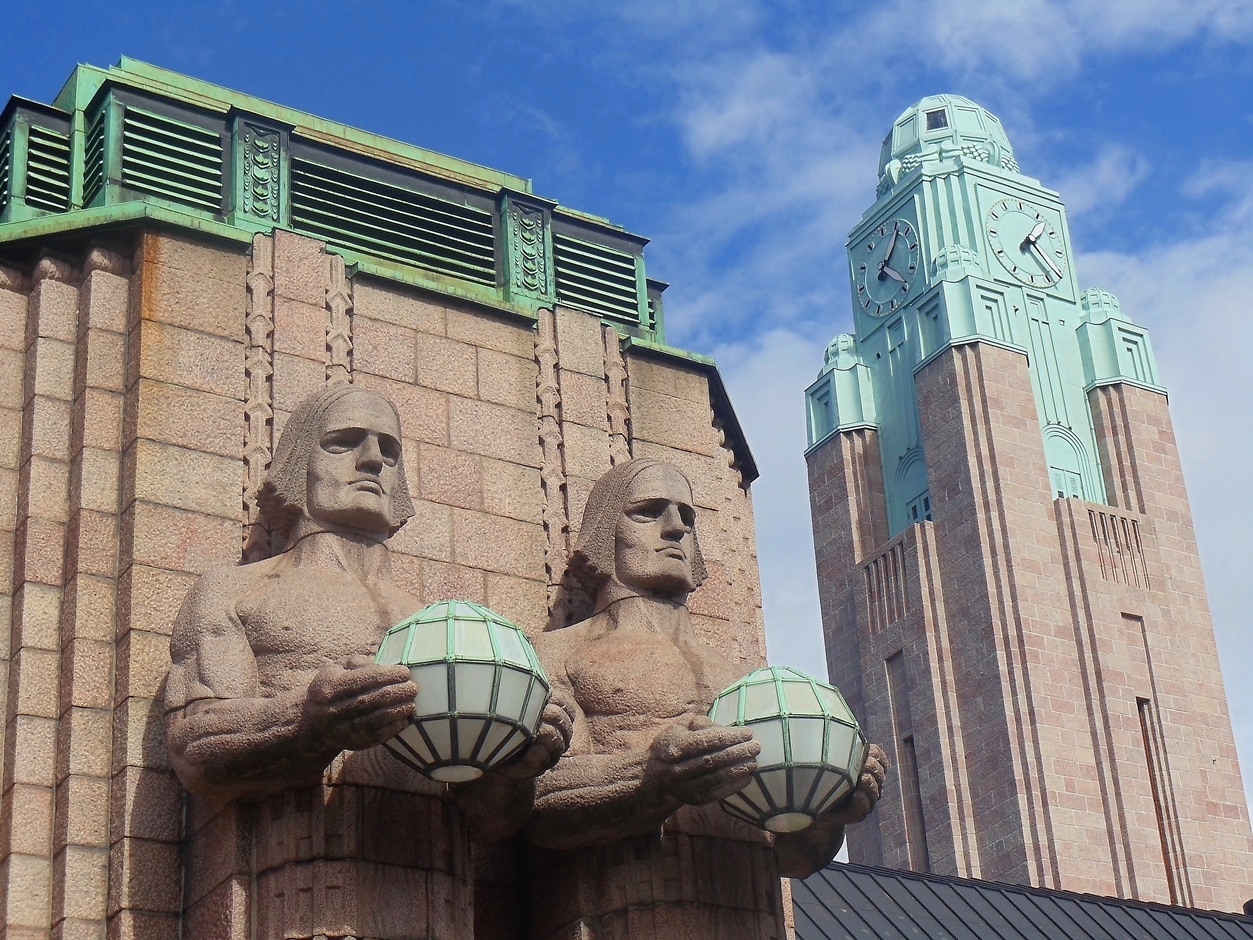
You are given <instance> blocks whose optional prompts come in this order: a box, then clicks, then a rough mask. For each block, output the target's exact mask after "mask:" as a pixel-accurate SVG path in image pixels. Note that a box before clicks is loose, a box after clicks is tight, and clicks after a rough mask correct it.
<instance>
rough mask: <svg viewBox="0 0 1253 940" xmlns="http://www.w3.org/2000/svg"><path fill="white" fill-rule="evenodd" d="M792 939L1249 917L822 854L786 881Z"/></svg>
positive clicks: (1058, 929)
mask: <svg viewBox="0 0 1253 940" xmlns="http://www.w3.org/2000/svg"><path fill="white" fill-rule="evenodd" d="M792 902H793V905H794V909H795V912H796V937H797V940H870V938H874V940H1059V938H1064V940H1253V917H1250V916H1241V915H1239V914H1224V913H1220V912H1218V911H1200V910H1193V909H1192V908H1186V907H1170V906H1168V905H1165V904H1146V903H1144V902H1141V901H1123V900H1119V899H1117V898H1103V897H1098V896H1096V895H1093V894H1075V893H1073V892H1070V891H1049V890H1046V889H1043V888H1026V887H1022V886H1020V885H1007V884H998V883H997V882H992V881H976V880H974V879H970V878H950V877H946V876H944V875H923V874H919V873H917V872H911V871H896V870H892V869H887V868H872V867H871V866H869V865H852V864H841V863H840V862H832V863H831V864H830V865H828V866H827V867H826V868H825V869H823V870H822V871H820V872H817V873H815V874H813V875H810V876H809V877H808V878H806V879H805V880H804V881H799V880H793V881H792Z"/></svg>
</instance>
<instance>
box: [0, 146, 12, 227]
mask: <svg viewBox="0 0 1253 940" xmlns="http://www.w3.org/2000/svg"><path fill="white" fill-rule="evenodd" d="M12 141H13V133H12V131H5V132H4V133H3V134H0V212H3V211H4V209H5V207H6V206H8V204H9V180H10V178H11V177H12V175H13V174H12V173H10V172H9V166H10V165H11V163H12V157H11V156H10V150H11V149H12V148H11V146H10V144H11V143H12Z"/></svg>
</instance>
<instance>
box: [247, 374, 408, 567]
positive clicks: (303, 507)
mask: <svg viewBox="0 0 1253 940" xmlns="http://www.w3.org/2000/svg"><path fill="white" fill-rule="evenodd" d="M349 395H368V396H370V397H371V398H375V399H378V400H379V401H382V402H386V403H387V407H388V408H390V409H391V410H392V413H393V414H395V415H396V420H397V423H399V421H400V415H399V413H397V412H396V406H395V405H393V404H392V403H391V401H390V400H389V399H388V398H386V397H385V396H383V395H380V394H378V393H377V392H372V391H370V390H369V389H364V388H357V387H356V386H354V385H331V386H328V387H327V388H324V389H322V391H320V392H317V393H316V394H313V395H310V396H309V397H308V398H306V399H305V400H304V401H302V402H301V403H300V404H299V405H297V406H296V410H295V411H293V412H292V416H291V418H290V419H289V420H288V422H287V426H286V427H284V428H283V433H282V435H281V436H280V437H279V441H278V447H277V448H275V450H274V460H273V462H272V463H271V464H270V472H269V473H268V474H267V475H266V478H265V482H264V483H263V484H261V489H260V490H259V491H258V493H257V506H258V508H259V509H260V510H261V515H262V516H263V517H264V518H265V520H266V522H268V523H269V524H270V528H271V530H272V531H273V533H274V535H275V536H276V538H275V545H276V546H281V545H282V544H283V543H284V541H285V540H286V537H287V533H288V532H289V531H290V530H291V527H292V525H293V524H295V522H296V520H297V519H299V518H300V514H301V513H302V512H306V511H308V507H309V499H308V493H307V489H308V480H309V459H310V458H311V457H312V456H313V452H314V449H315V448H316V447H318V446H319V441H320V439H321V436H322V431H323V425H324V424H325V422H326V415H327V413H328V412H329V411H330V410H331V407H332V406H333V405H335V404H336V403H337V402H339V401H342V400H343V399H345V398H347V397H348V396H349ZM397 470H399V473H398V474H397V481H396V489H395V492H393V493H392V494H391V503H390V511H389V512H388V529H387V534H388V535H392V534H394V533H395V532H396V531H397V530H398V529H399V528H400V527H401V526H403V525H404V524H405V523H406V522H408V521H409V519H410V518H412V516H413V514H414V509H413V500H412V499H411V498H410V496H409V486H408V484H407V483H406V482H405V459H404V456H403V455H402V456H401V457H400V459H399V460H398V462H397Z"/></svg>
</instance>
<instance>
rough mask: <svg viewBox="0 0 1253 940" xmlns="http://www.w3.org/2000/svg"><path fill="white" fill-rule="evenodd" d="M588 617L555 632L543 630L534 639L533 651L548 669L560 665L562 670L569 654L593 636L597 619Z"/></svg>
mask: <svg viewBox="0 0 1253 940" xmlns="http://www.w3.org/2000/svg"><path fill="white" fill-rule="evenodd" d="M599 616H600V615H599V614H598V615H596V616H595V617H589V618H588V619H587V620H580V621H579V622H578V623H572V624H570V626H568V627H558V628H557V629H555V630H545V631H544V632H543V633H541V634H540V635H539V636H537V637H536V638H535V651H536V652H537V653H539V657H540V660H541V661H542V662H543V663H544V665H545V666H546V667H548V668H552V667H554V666H558V665H560V666H561V667H563V668H564V666H565V661H566V660H567V659H568V658H569V657H570V654H571V653H572V652H574V651H575V650H577V649H578V648H579V647H580V646H582V645H583V644H584V643H586V642H588V640H590V639H591V638H592V637H593V635H594V629H595V623H594V621H596V619H597V617H599Z"/></svg>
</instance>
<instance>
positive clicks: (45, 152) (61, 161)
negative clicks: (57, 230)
mask: <svg viewBox="0 0 1253 940" xmlns="http://www.w3.org/2000/svg"><path fill="white" fill-rule="evenodd" d="M26 204H27V205H28V206H33V207H34V208H37V209H47V210H49V211H51V212H65V211H66V210H67V209H69V207H70V138H69V135H68V134H62V133H60V132H59V131H54V130H52V129H50V128H47V127H40V126H39V125H37V124H32V125H30V130H29V136H28V137H27V138H26Z"/></svg>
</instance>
